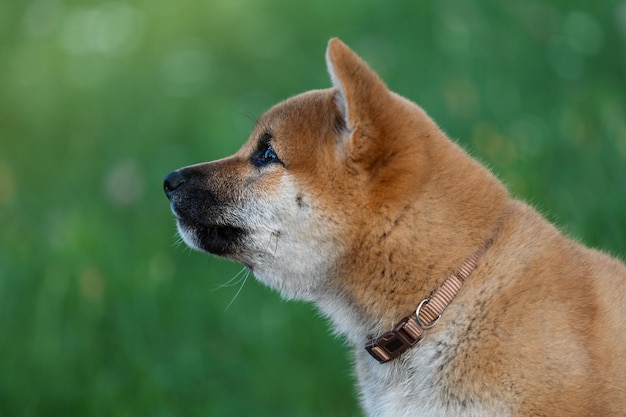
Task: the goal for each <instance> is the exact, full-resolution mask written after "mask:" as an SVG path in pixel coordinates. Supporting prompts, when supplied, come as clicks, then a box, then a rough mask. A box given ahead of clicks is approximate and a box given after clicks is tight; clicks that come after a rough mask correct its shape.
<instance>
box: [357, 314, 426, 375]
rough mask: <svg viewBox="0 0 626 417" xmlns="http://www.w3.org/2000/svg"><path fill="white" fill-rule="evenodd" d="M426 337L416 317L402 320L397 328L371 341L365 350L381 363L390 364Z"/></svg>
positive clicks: (412, 316)
mask: <svg viewBox="0 0 626 417" xmlns="http://www.w3.org/2000/svg"><path fill="white" fill-rule="evenodd" d="M423 335H424V332H423V330H422V329H421V328H420V327H419V325H417V320H416V319H415V317H414V315H411V316H407V317H405V318H403V319H402V320H400V322H399V323H398V324H397V325H396V327H395V328H394V329H393V330H392V331H390V332H387V333H384V334H383V335H382V336H380V337H378V338H376V339H371V340H370V341H369V342H368V343H367V345H366V346H365V350H367V352H368V353H369V354H370V355H372V357H373V358H374V359H376V360H377V361H378V362H380V363H385V362H389V361H390V360H392V359H395V358H397V357H398V356H400V355H402V354H403V353H404V352H405V351H406V350H407V349H408V348H410V347H412V346H415V345H416V344H417V342H419V341H420V340H421V339H422V337H423Z"/></svg>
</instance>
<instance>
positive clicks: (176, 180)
mask: <svg viewBox="0 0 626 417" xmlns="http://www.w3.org/2000/svg"><path fill="white" fill-rule="evenodd" d="M184 183H185V177H184V176H183V174H181V173H180V172H179V171H174V172H170V173H169V174H167V175H166V176H165V179H164V180H163V190H164V191H165V195H166V196H167V198H170V197H171V196H172V194H173V193H174V191H176V189H177V188H179V187H180V186H181V185H183V184H184Z"/></svg>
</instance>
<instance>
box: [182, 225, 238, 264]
mask: <svg viewBox="0 0 626 417" xmlns="http://www.w3.org/2000/svg"><path fill="white" fill-rule="evenodd" d="M177 227H178V233H179V234H180V236H181V238H182V239H183V241H184V242H185V243H186V244H187V245H188V246H189V247H191V248H192V249H196V250H199V251H202V252H207V253H210V254H212V255H216V256H222V257H226V258H231V257H233V256H234V255H236V254H237V253H238V251H239V248H240V247H241V242H242V239H243V237H244V235H245V231H244V230H243V229H242V228H239V227H236V226H228V225H215V224H209V225H205V224H193V225H190V224H187V223H186V222H185V221H183V220H182V219H178V224H177Z"/></svg>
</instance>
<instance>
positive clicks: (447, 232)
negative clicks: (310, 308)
mask: <svg viewBox="0 0 626 417" xmlns="http://www.w3.org/2000/svg"><path fill="white" fill-rule="evenodd" d="M326 62H327V67H328V71H329V73H330V78H331V80H332V83H333V88H330V89H325V90H317V91H310V92H307V93H304V94H301V95H298V96H296V97H293V98H290V99H288V100H286V101H284V102H282V103H279V104H278V105H276V106H275V107H273V108H272V109H270V110H269V111H268V112H267V113H266V114H265V115H264V116H263V117H262V118H261V119H260V120H259V122H258V123H257V126H256V127H255V129H254V131H253V132H252V134H251V136H250V139H249V141H248V142H247V143H246V144H245V145H244V146H243V147H242V148H241V150H240V151H239V152H237V153H236V154H235V155H233V156H231V157H228V158H225V159H222V160H219V161H215V162H209V163H205V164H199V165H194V166H190V167H186V168H183V169H181V170H178V171H176V172H174V173H171V174H169V175H168V176H167V177H166V181H165V189H166V193H167V195H168V197H169V199H170V201H171V206H172V210H173V212H174V213H175V215H176V217H177V219H178V225H179V226H178V227H179V231H180V234H181V236H182V237H183V239H184V240H185V242H187V243H188V244H189V245H190V246H191V247H193V248H196V249H199V250H203V251H206V252H209V253H213V254H216V255H218V256H224V257H227V258H230V259H233V260H236V261H239V262H241V263H243V264H245V265H246V266H247V267H248V268H249V269H250V270H251V271H253V272H254V274H255V275H256V277H257V278H258V279H259V280H261V281H262V282H264V283H266V284H267V285H269V286H271V287H273V288H276V289H278V290H279V291H280V292H281V293H282V294H283V295H284V296H285V297H286V298H298V299H304V300H310V301H313V302H315V303H316V304H317V305H318V306H319V308H320V309H321V311H323V312H324V313H325V314H326V315H327V316H328V317H329V318H330V319H331V321H332V322H333V323H334V325H335V327H336V330H337V332H338V333H340V334H342V335H344V336H345V337H346V339H347V340H348V342H349V343H350V344H351V345H352V346H353V347H354V352H355V357H356V371H357V375H358V379H359V388H360V393H361V403H362V405H363V408H364V410H365V411H366V413H367V415H369V416H394V417H398V416H459V415H463V416H572V417H576V416H581V417H582V416H614V417H617V416H624V415H626V411H625V410H626V320H625V318H626V267H625V266H624V265H623V264H622V263H621V262H619V261H618V260H615V259H613V258H610V257H609V256H607V255H605V254H603V253H600V252H598V251H595V250H591V249H587V248H585V247H583V246H581V245H579V244H577V243H576V242H574V241H572V240H570V239H568V238H567V237H565V236H563V235H562V233H561V232H560V231H559V230H557V229H556V228H555V227H554V226H552V225H551V224H550V223H548V222H547V221H546V220H545V219H544V218H542V217H541V216H540V215H539V214H538V213H537V212H536V211H535V210H533V209H532V208H531V207H529V206H527V205H526V204H524V203H522V202H519V201H516V200H514V199H511V198H510V196H509V195H508V193H507V191H506V189H505V188H504V186H503V185H502V184H501V183H500V182H499V181H498V180H497V179H496V178H495V176H494V175H492V173H491V172H490V171H489V170H487V169H486V168H484V167H483V166H482V165H481V164H479V163H478V162H477V161H475V160H474V159H472V158H471V157H469V156H468V154H467V153H466V152H465V151H464V150H462V149H461V148H460V147H459V146H457V145H456V144H455V143H453V142H452V141H450V140H449V139H448V138H447V137H446V136H445V134H444V133H443V132H442V131H441V130H440V129H439V128H438V127H437V125H436V124H435V123H434V122H433V121H432V120H431V119H430V118H429V117H428V116H427V115H426V113H425V112H424V111H423V110H422V109H421V108H420V107H419V106H417V105H415V104H414V103H412V102H410V101H408V100H406V99H404V98H402V97H400V96H399V95H397V94H395V93H393V92H391V91H389V90H388V89H387V87H386V86H385V84H384V83H383V82H382V81H381V80H380V79H379V77H378V76H377V75H376V74H375V73H374V72H373V71H372V70H371V69H370V68H369V67H368V66H367V64H365V63H364V62H363V61H362V60H361V59H360V58H359V57H358V56H357V55H356V54H355V53H354V52H352V51H351V50H350V49H349V48H348V47H347V46H346V45H344V44H343V43H342V42H341V41H339V40H337V39H332V40H331V41H330V43H329V45H328V49H327V53H326ZM488 238H493V239H494V244H493V246H492V247H491V248H490V249H489V250H488V251H487V253H486V254H485V255H484V256H483V257H482V258H481V259H480V261H479V263H478V266H477V268H476V270H475V271H474V273H473V274H472V276H471V277H470V279H469V280H468V281H467V283H466V284H465V286H464V287H463V288H462V290H461V291H460V293H459V294H458V295H457V297H456V298H455V299H454V300H453V302H452V303H451V304H450V305H449V307H448V308H447V310H446V311H445V313H444V315H443V317H442V318H441V320H440V321H439V323H438V324H437V325H436V326H435V327H434V328H433V329H431V330H429V331H427V333H426V337H425V338H424V339H423V340H422V341H421V342H420V343H419V344H418V345H417V346H415V347H414V348H411V349H409V350H408V351H407V352H406V353H405V354H404V355H403V356H402V357H400V358H399V359H397V360H395V361H393V362H389V363H386V364H379V363H378V362H376V361H375V360H374V359H373V358H371V357H370V356H369V355H368V354H367V352H366V351H365V350H364V348H363V347H364V345H365V343H366V342H367V340H368V339H369V338H370V337H372V336H378V335H380V334H382V333H384V332H385V331H387V330H390V329H392V328H393V326H394V324H395V323H397V321H398V320H399V319H400V318H402V317H404V316H406V315H407V314H409V313H410V312H411V311H414V310H415V307H416V306H417V304H418V303H419V302H420V301H421V300H422V299H424V298H425V297H428V295H429V294H430V293H432V292H433V291H434V290H435V289H436V288H438V287H439V286H440V285H441V283H442V282H443V281H444V280H445V279H446V277H447V276H448V275H449V274H450V273H451V272H452V271H454V270H455V269H456V268H457V267H458V266H459V265H460V264H461V263H462V262H463V261H464V260H465V259H466V258H467V257H468V256H469V255H471V254H472V253H473V252H474V251H475V250H476V248H478V247H479V246H480V245H481V243H482V242H484V241H485V240H486V239H488Z"/></svg>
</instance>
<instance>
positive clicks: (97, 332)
mask: <svg viewBox="0 0 626 417" xmlns="http://www.w3.org/2000/svg"><path fill="white" fill-rule="evenodd" d="M331 36H340V37H341V38H342V39H343V40H344V41H345V42H347V43H348V44H349V45H350V46H351V47H352V48H353V49H355V50H356V51H357V52H358V53H360V54H361V55H362V56H363V57H364V58H365V59H366V60H368V61H369V62H370V64H371V65H372V67H373V68H374V69H375V70H377V71H378V72H379V73H380V74H381V76H382V77H383V78H384V79H385V80H386V81H387V83H388V85H389V86H390V87H391V88H392V89H394V90H395V91H398V92H400V93H401V94H403V95H405V96H407V97H408V98H410V99H412V100H414V101H416V102H418V103H420V104H421V105H422V106H423V107H424V108H425V109H426V110H427V111H428V112H429V113H430V114H431V115H432V116H433V117H434V118H435V120H437V121H438V123H439V124H440V125H441V126H442V128H443V129H444V130H446V131H447V132H448V133H449V135H450V136H451V137H453V138H455V139H457V140H458V141H459V142H461V143H462V144H463V145H464V146H465V147H466V148H468V149H469V150H470V151H471V152H472V154H473V155H475V156H476V157H478V158H480V159H481V160H483V161H485V162H486V163H487V164H488V165H489V166H490V167H492V169H493V170H494V171H495V172H496V173H497V174H498V176H499V177H500V178H501V179H502V180H503V181H504V182H506V183H507V184H508V186H509V188H510V189H511V191H512V193H513V194H514V195H516V196H517V197H519V198H523V199H525V200H528V201H530V202H531V203H533V204H535V205H537V206H538V207H539V209H540V210H541V211H542V212H543V213H545V214H546V215H547V217H548V218H550V219H551V220H553V221H555V222H556V223H558V224H559V225H560V226H562V227H563V228H564V229H565V230H567V231H568V233H570V234H571V235H572V236H574V237H576V238H578V239H580V240H582V241H584V242H585V243H586V244H589V245H592V246H595V247H599V248H603V249H605V250H607V251H610V252H611V253H613V254H616V255H618V256H623V255H624V254H626V210H625V207H626V2H623V1H621V2H620V1H604V0H603V1H588V0H585V1H579V0H575V1H572V0H559V1H552V2H547V1H546V2H543V1H537V0H525V1H518V2H515V1H512V2H504V1H496V0H492V1H467V0H437V1H413V2H396V3H393V2H383V1H372V0H359V1H344V2H339V1H335V0H333V1H330V0H319V1H313V2H296V1H291V0H262V1H260V0H214V1H212V0H179V1H173V0H170V1H164V0H129V1H122V0H119V1H97V0H84V1H81V0H36V1H17V0H2V1H1V2H0V227H1V231H0V417H4V416H7V417H8V416H11V417H13V416H179V415H185V416H358V415H360V411H359V410H358V402H357V399H356V390H355V389H354V387H353V384H354V381H353V377H352V371H351V359H350V352H349V350H348V349H347V348H346V347H345V346H344V345H343V342H342V341H341V340H338V339H335V338H334V337H333V336H331V335H330V332H329V328H328V325H327V323H326V322H325V320H324V319H322V318H320V317H319V316H318V313H317V312H316V311H315V309H314V308H313V307H312V306H310V305H307V304H303V303H295V302H290V303H286V302H282V301H281V300H280V298H279V297H278V295H277V294H275V293H274V292H272V291H270V290H268V289H266V288H264V287H262V286H261V285H260V284H258V283H256V282H255V280H254V279H253V278H252V277H250V278H249V279H247V281H246V282H245V285H244V286H243V287H240V285H241V284H243V281H241V279H242V278H243V274H242V275H240V276H238V277H237V278H235V281H234V284H235V285H233V286H222V287H221V285H222V284H224V283H227V282H228V281H229V280H231V278H233V277H235V276H236V275H237V273H238V272H240V271H241V266H239V265H236V264H233V263H229V262H226V261H223V260H218V259H213V258H210V257H208V256H205V255H202V254H198V253H192V252H191V251H190V250H188V249H186V248H185V247H184V245H182V244H180V243H178V240H177V238H176V237H175V227H174V221H173V218H172V215H171V213H170V210H169V206H168V202H167V200H166V198H165V197H164V195H163V192H162V188H161V181H162V178H163V176H164V175H165V174H166V173H167V172H169V171H171V170H173V169H175V168H178V167H180V166H183V165H188V164H191V163H195V162H200V161H206V160H210V159H214V158H219V157H223V156H226V155H228V154H230V153H232V152H234V151H235V150H236V149H237V148H238V147H239V146H240V145H241V144H242V143H243V142H244V141H245V139H246V138H247V134H248V132H249V130H250V129H251V127H252V126H253V121H254V119H255V118H256V117H257V116H259V115H260V114H261V113H262V112H263V111H264V110H265V109H267V108H268V107H269V106H271V105H272V104H274V103H276V102H277V101H279V100H281V99H284V98H286V97H288V96H290V95H293V94H296V93H298V92H302V91H304V90H308V89H313V88H324V87H327V86H329V85H330V82H329V81H328V79H327V74H326V69H325V65H324V50H325V47H326V42H327V41H328V39H329V38H330V37H331ZM240 288H241V292H240V293H239V294H238V296H237V297H236V298H235V299H234V301H233V298H234V297H235V295H236V294H237V292H238V291H239V289H240ZM231 301H232V304H230V303H231ZM229 304H230V306H229Z"/></svg>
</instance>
